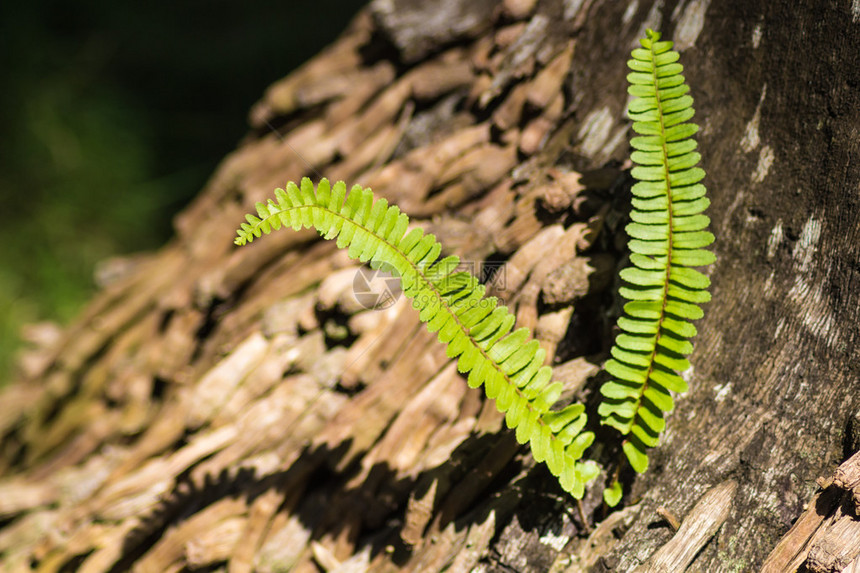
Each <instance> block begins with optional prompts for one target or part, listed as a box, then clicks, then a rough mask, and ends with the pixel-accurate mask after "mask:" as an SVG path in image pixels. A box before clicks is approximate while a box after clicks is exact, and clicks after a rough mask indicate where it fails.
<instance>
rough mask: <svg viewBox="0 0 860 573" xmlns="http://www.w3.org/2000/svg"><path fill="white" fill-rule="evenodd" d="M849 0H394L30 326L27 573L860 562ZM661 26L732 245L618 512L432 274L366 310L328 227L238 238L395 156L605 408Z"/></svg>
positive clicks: (301, 73)
mask: <svg viewBox="0 0 860 573" xmlns="http://www.w3.org/2000/svg"><path fill="white" fill-rule="evenodd" d="M849 4H850V3H849V2H841V3H836V2H833V3H828V4H826V5H825V4H822V5H820V6H819V5H815V6H806V5H797V4H796V3H788V2H781V3H780V2H777V3H774V2H769V3H764V2H761V3H749V2H740V1H737V0H726V1H719V0H710V1H709V0H689V1H684V0H680V1H672V0H669V1H667V2H644V1H643V2H639V1H636V0H633V1H631V2H626V3H619V2H609V1H606V0H567V1H562V0H546V1H541V2H535V1H533V0H504V1H502V2H497V3H496V2H460V1H456V0H452V1H447V2H441V3H438V4H434V5H433V9H432V10H433V13H432V14H430V15H431V16H432V22H431V19H430V17H429V16H428V12H427V11H428V10H430V8H429V4H426V3H417V2H408V1H405V0H404V1H402V2H401V1H399V0H395V1H392V2H383V1H375V2H373V3H372V4H371V6H369V7H368V9H367V10H366V11H365V12H364V13H362V14H361V15H359V16H358V17H357V18H356V20H355V21H354V22H353V24H352V25H351V27H350V28H349V29H348V30H347V31H346V32H345V33H344V35H343V36H342V37H341V38H340V39H339V40H338V41H337V42H336V43H335V44H333V45H332V46H330V47H329V48H327V49H326V50H324V51H323V52H322V53H320V54H319V55H318V56H317V57H316V58H314V59H313V60H311V61H310V62H308V63H307V64H306V65H305V66H304V67H303V68H301V69H300V70H298V71H296V72H295V73H293V74H291V75H290V76H288V77H287V78H284V79H283V80H281V81H279V82H277V83H276V84H275V85H273V86H271V87H270V88H269V89H268V90H267V91H266V93H265V94H264V96H263V98H262V99H261V101H260V102H259V103H258V104H257V105H255V106H254V109H253V110H252V113H251V118H250V124H251V131H250V132H249V134H248V136H247V137H246V139H245V140H244V141H243V142H242V144H241V145H240V146H239V148H238V149H237V150H236V151H234V152H233V153H232V154H230V155H229V156H228V157H227V158H225V160H224V161H223V163H222V164H221V165H220V166H219V168H218V169H217V171H216V173H215V174H214V175H213V177H212V179H211V180H210V182H209V183H208V184H207V186H206V187H205V188H204V189H203V190H202V191H201V193H200V195H199V196H198V198H197V199H196V201H195V202H194V203H193V204H192V205H191V206H189V207H188V208H187V209H186V210H185V211H184V212H183V213H182V214H180V215H179V216H178V217H177V218H176V221H175V227H176V237H175V239H173V240H172V241H171V242H170V244H168V245H166V246H165V247H164V248H163V249H161V250H160V251H158V252H154V253H151V254H148V255H146V256H143V257H137V258H135V259H134V260H129V261H127V264H115V265H112V266H111V267H110V272H109V273H106V274H104V276H105V277H107V278H106V279H105V282H104V285H105V286H104V289H103V291H102V292H101V293H100V294H99V295H98V296H96V298H95V299H94V300H93V301H92V303H91V304H90V306H89V307H88V308H87V309H86V311H85V312H84V313H83V314H82V316H81V317H80V318H79V319H78V320H77V321H76V322H75V323H74V324H73V325H71V326H70V327H68V328H67V329H64V330H63V331H61V332H58V331H57V330H56V329H54V328H51V327H48V326H43V327H40V328H34V329H32V330H31V334H32V336H31V337H30V339H31V340H32V341H33V348H32V349H31V350H30V352H29V354H27V355H26V356H24V357H23V358H22V360H21V368H20V371H21V375H20V377H19V380H17V381H16V383H14V384H13V385H11V386H10V387H8V388H6V389H4V390H3V391H2V394H0V403H2V404H3V408H2V409H0V435H2V442H0V443H2V446H0V559H2V564H3V568H4V570H8V571H25V570H27V571H28V570H31V568H35V569H36V570H39V571H61V570H62V571H69V570H81V571H88V572H89V571H91V572H97V571H124V570H130V569H131V570H138V571H150V570H151V571H185V570H195V569H210V570H226V571H231V572H235V571H252V570H253V571H282V570H292V571H299V572H317V571H338V572H341V573H345V572H347V571H401V570H403V571H442V570H447V571H483V572H494V571H511V570H516V571H522V572H532V571H534V572H538V571H541V572H542V571H552V572H562V571H565V572H571V573H573V572H577V571H634V570H640V571H658V570H671V571H681V570H684V569H686V570H689V571H708V572H730V571H732V572H734V571H752V570H757V569H760V568H761V567H762V566H764V567H765V570H767V571H793V570H796V569H797V568H798V567H805V568H806V570H812V571H838V570H840V568H842V567H845V568H846V569H845V570H846V571H850V570H851V569H852V567H853V568H855V569H857V568H858V567H860V565H858V561H857V555H856V547H857V545H856V542H855V540H856V539H857V527H858V523H860V521H858V514H857V512H858V508H857V504H858V499H860V497H858V489H857V488H858V485H857V484H858V481H860V478H857V475H856V454H855V452H856V451H857V450H858V449H860V439H858V438H857V436H858V435H860V431H858V428H860V422H858V421H857V420H858V419H860V418H858V415H857V412H858V409H860V403H858V400H857V396H858V394H860V392H858V391H860V351H858V348H860V344H858V343H860V340H858V338H860V331H858V329H857V327H856V324H857V323H858V319H860V310H858V309H860V265H858V262H857V261H858V260H860V200H858V199H860V196H858V193H857V189H858V187H860V166H858V165H860V164H858V163H857V162H856V161H854V158H856V157H857V156H858V152H860V138H858V137H857V126H858V125H860V117H858V116H860V95H858V93H860V92H858V91H857V88H858V86H860V61H858V59H860V55H858V54H860V28H858V17H857V15H856V14H854V13H853V12H852V11H851V7H850V6H849ZM466 16H468V18H467V17H466ZM439 22H442V23H443V24H442V25H439ZM431 23H433V25H430V24H431ZM445 23H451V25H450V26H448V25H444V24H445ZM425 24H426V25H425ZM454 24H457V25H454ZM645 27H652V28H657V29H661V30H662V31H663V33H664V36H665V37H666V38H668V39H675V40H676V41H677V42H678V47H679V48H681V49H682V50H683V52H682V61H683V63H684V65H685V67H686V74H687V79H688V82H689V83H690V85H691V86H692V93H693V96H694V97H695V98H696V103H697V105H696V107H697V112H698V113H697V117H696V120H697V121H698V122H699V123H700V125H702V127H703V129H702V132H701V134H700V137H699V143H700V148H701V152H702V155H703V165H704V167H705V168H706V170H707V171H708V174H709V175H708V179H707V180H706V182H707V184H708V187H709V189H710V197H711V200H712V207H711V209H710V211H709V214H710V216H711V218H712V228H713V231H714V233H715V235H716V236H717V243H716V244H715V250H716V252H717V255H718V261H717V263H716V264H715V265H714V267H713V269H712V271H711V278H712V281H713V287H712V292H713V295H714V300H713V302H711V303H710V304H709V305H708V308H707V309H706V316H705V318H704V319H703V320H702V321H700V324H699V325H698V328H699V332H700V334H699V336H698V338H697V340H696V346H697V348H696V352H695V353H694V355H693V356H692V357H691V362H692V363H693V364H694V368H693V369H691V370H690V371H688V372H687V373H685V375H684V376H685V378H686V379H687V381H688V382H689V384H690V388H691V390H690V392H689V394H687V395H685V396H683V397H680V398H679V399H678V401H677V408H676V410H675V412H673V413H672V414H671V415H670V416H669V418H668V431H667V433H666V435H665V438H664V440H663V443H662V445H661V446H660V447H659V448H657V449H656V450H655V451H654V453H653V456H652V464H651V468H650V469H649V471H648V473H646V474H645V475H643V476H634V475H632V474H627V473H623V474H622V479H623V481H624V483H625V487H626V490H627V491H628V493H627V495H626V496H625V498H624V500H623V502H622V506H621V508H620V509H619V510H617V511H613V512H611V513H608V512H607V511H606V509H605V508H604V507H602V501H601V496H600V489H601V488H600V487H599V486H598V487H595V488H592V490H591V491H590V492H589V493H588V494H587V495H586V498H585V499H584V500H583V504H582V506H581V508H578V507H577V506H576V504H575V503H573V500H571V499H569V498H568V497H565V496H564V494H563V493H562V492H561V490H560V489H559V488H558V485H557V484H556V483H555V482H554V480H553V478H552V477H551V476H550V475H549V474H548V472H546V471H545V469H544V468H542V467H541V466H535V464H534V462H533V460H532V459H531V457H530V455H529V454H528V452H527V451H526V450H523V449H522V448H520V447H519V446H518V445H517V443H516V441H515V440H514V439H513V436H512V435H511V434H510V433H509V432H507V431H505V430H504V429H503V426H504V425H503V423H502V417H501V416H500V415H499V414H498V412H496V410H495V408H494V407H493V405H492V404H491V403H488V402H486V401H485V400H483V398H482V397H481V395H480V393H478V392H474V391H470V390H469V389H468V388H467V387H466V384H465V382H464V381H463V379H462V377H461V376H459V375H458V374H457V372H456V368H455V366H454V365H453V364H452V363H450V361H449V360H448V359H447V358H446V356H445V353H444V350H442V349H441V347H440V346H439V345H438V344H437V343H436V341H435V336H434V335H430V334H428V333H427V332H426V331H425V330H424V329H423V328H422V327H421V326H420V325H419V323H418V320H417V317H416V316H415V314H414V312H413V311H412V310H411V309H410V308H409V305H408V303H406V302H405V301H403V300H397V301H396V302H395V303H394V304H392V305H391V306H389V307H387V308H385V309H383V310H367V309H365V307H364V306H363V304H362V303H361V302H360V301H358V300H357V299H356V297H355V292H354V288H353V285H354V277H355V272H356V271H357V269H358V266H357V265H356V264H355V263H353V262H351V261H349V260H348V259H347V258H346V257H345V255H344V254H343V253H338V252H337V250H336V248H335V246H334V245H333V244H330V243H324V242H322V241H320V240H319V239H318V237H316V235H315V234H313V233H311V232H301V233H293V232H286V231H282V232H280V233H276V234H274V235H273V236H271V237H268V238H267V240H265V241H260V242H259V243H255V244H254V245H252V246H250V247H246V248H243V249H236V248H234V246H233V244H232V236H233V233H234V229H235V227H236V226H237V225H238V224H239V222H241V220H242V216H243V214H244V213H245V212H246V211H248V210H249V209H250V208H251V205H252V204H253V202H254V201H259V200H263V199H265V198H266V197H268V196H270V195H271V193H272V190H273V189H274V188H275V187H277V186H282V185H283V184H284V182H285V181H286V180H290V179H293V180H295V179H298V178H300V177H301V176H303V175H308V174H315V173H317V174H318V173H321V174H323V175H326V176H328V177H329V178H332V179H341V178H342V179H345V180H347V181H348V182H350V183H353V182H354V183H361V184H363V185H366V186H370V187H372V188H373V189H374V191H375V192H376V193H377V194H379V195H381V196H384V197H386V198H388V199H389V200H390V201H393V202H395V203H397V204H398V205H400V206H401V208H402V209H403V210H404V211H406V212H407V213H409V214H410V215H411V216H413V217H414V220H415V223H416V224H418V225H421V226H423V227H425V228H426V229H428V230H429V231H431V232H433V233H434V234H436V235H437V237H438V238H439V240H440V241H441V242H442V243H443V245H446V246H447V247H448V248H450V249H451V251H452V252H454V253H456V254H458V255H460V256H461V258H462V259H464V260H466V261H470V262H472V263H474V264H475V265H476V270H479V271H480V270H482V269H483V270H485V271H487V273H488V276H489V274H490V271H491V270H495V274H493V275H492V276H491V277H490V280H489V285H490V290H491V291H492V292H493V293H494V294H495V295H496V296H499V297H500V298H502V299H504V300H505V302H506V304H508V305H509V307H510V308H512V309H514V310H515V311H516V314H517V319H518V322H519V323H520V324H522V325H526V326H529V327H531V328H534V329H535V331H536V335H537V338H538V339H539V340H540V341H541V344H542V345H543V346H544V347H545V348H546V349H547V350H548V357H549V358H548V360H551V361H552V362H553V363H554V364H555V365H557V366H558V368H557V374H558V378H559V379H560V380H561V381H563V382H565V398H566V399H568V398H571V397H576V398H578V399H583V400H585V401H586V402H588V403H589V404H591V405H592V406H593V405H594V402H595V395H596V390H597V388H598V387H599V384H600V382H601V379H600V377H599V375H598V376H595V373H596V372H597V371H598V368H599V366H600V365H601V364H602V361H603V360H605V358H606V355H607V351H608V348H609V346H610V344H611V341H612V336H613V333H612V330H611V328H612V323H613V321H614V316H615V314H616V313H617V311H618V304H619V301H618V300H617V299H616V297H615V296H614V294H613V293H614V290H615V289H614V288H610V287H612V286H613V285H612V284H611V283H612V282H613V281H614V280H616V279H614V278H613V277H616V276H617V269H618V268H619V267H620V266H621V265H623V264H624V256H625V255H624V244H625V237H624V234H623V226H624V222H625V217H626V215H625V212H626V208H625V204H626V202H627V199H626V193H627V187H628V185H629V177H628V176H627V174H626V172H625V170H624V169H625V167H626V165H627V164H626V163H625V161H626V157H627V143H626V138H627V135H628V128H629V126H628V122H627V120H626V119H625V117H624V112H623V109H624V106H625V104H626V101H627V94H626V91H625V90H626V85H625V79H624V78H625V74H626V69H625V65H624V64H625V62H626V59H627V54H628V53H629V50H630V48H631V47H632V46H633V44H634V42H635V40H636V39H637V38H638V37H641V36H642V33H643V31H644V29H645ZM272 129H276V132H273V131H272ZM500 263H505V265H504V266H503V267H500V266H499V265H500ZM40 333H41V334H40ZM592 423H594V420H592ZM595 429H596V430H598V432H599V436H598V440H599V442H600V443H601V444H603V445H602V446H601V447H599V448H594V449H593V451H592V452H591V454H590V455H591V456H593V457H594V458H595V459H596V460H597V461H598V462H599V463H601V464H603V465H604V467H610V468H611V464H613V463H614V462H615V460H617V458H618V455H619V452H618V448H617V445H613V444H615V443H616V440H615V436H613V435H612V434H610V433H609V432H607V431H604V430H601V429H600V428H595ZM852 455H855V457H854V458H852V460H853V461H852V460H849V461H846V462H845V463H843V461H844V460H847V459H848V458H849V457H851V456H852ZM840 464H842V465H841V466H840ZM837 466H839V470H838V471H837ZM834 472H835V473H834ZM831 475H832V479H829V481H828V480H823V481H821V483H820V484H817V483H816V478H819V477H823V476H831ZM819 489H820V490H821V491H818V490H819ZM718 494H719V495H718ZM715 499H716V500H717V501H718V503H717V502H715V501H714V500H715ZM806 504H808V510H807V511H806V513H803V509H804V506H805V505H806ZM659 508H662V510H661V511H663V512H664V515H669V514H671V515H674V516H676V517H677V518H678V520H679V521H680V523H681V525H680V529H679V530H678V532H677V533H676V532H675V531H674V530H673V529H672V527H670V526H669V525H668V524H667V523H666V522H665V520H664V518H663V517H661V516H660V514H659V513H658V512H657V510H658V509H659ZM703 508H705V509H703ZM707 508H710V509H707ZM580 509H581V511H580ZM802 513H803V515H802V516H801V514H802ZM798 516H801V517H799V519H798ZM583 518H584V520H585V521H583ZM792 525H793V528H792ZM790 528H791V531H790V532H789V529H790ZM786 534H787V536H786V537H785V539H784V540H783V541H782V542H780V538H782V537H783V536H785V535H786ZM768 555H771V556H770V557H769V558H768ZM766 558H767V559H768V562H767V564H765V559H766ZM852 560H853V564H852ZM667 564H668V565H667ZM637 568H638V569H637Z"/></svg>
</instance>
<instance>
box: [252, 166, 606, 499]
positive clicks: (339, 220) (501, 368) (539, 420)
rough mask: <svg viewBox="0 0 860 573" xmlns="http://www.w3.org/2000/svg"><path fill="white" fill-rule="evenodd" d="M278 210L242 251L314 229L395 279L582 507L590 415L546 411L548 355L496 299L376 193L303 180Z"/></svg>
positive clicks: (279, 195)
mask: <svg viewBox="0 0 860 573" xmlns="http://www.w3.org/2000/svg"><path fill="white" fill-rule="evenodd" d="M275 195H276V199H277V201H273V200H271V199H270V200H269V201H268V203H257V205H256V207H257V215H256V216H255V215H247V216H246V219H247V222H246V223H243V224H242V226H241V228H240V229H239V231H238V237H237V238H236V241H235V242H236V244H237V245H244V244H245V243H248V242H251V241H253V240H254V238H256V237H260V236H261V234H264V233H265V234H269V233H270V232H272V230H277V229H279V228H280V227H281V226H286V227H292V228H293V229H295V230H299V229H301V228H303V227H313V228H315V229H316V230H317V231H318V232H319V233H320V234H321V235H322V236H323V237H324V238H326V239H335V238H336V239H337V245H338V247H340V248H346V249H348V253H349V256H350V257H351V258H353V259H358V260H360V261H362V262H369V263H370V265H371V267H373V268H379V267H380V266H381V265H383V264H387V265H389V266H390V267H392V268H393V269H394V270H395V271H396V273H397V274H398V275H399V277H400V280H401V283H402V287H403V292H404V294H405V295H406V296H408V297H409V298H411V299H412V305H413V307H414V308H416V309H417V310H418V311H419V318H420V320H421V321H422V322H424V323H425V324H426V326H427V329H428V330H429V331H430V332H438V338H439V342H442V343H444V344H445V345H446V352H447V354H448V356H449V357H451V358H457V359H458V360H457V368H458V369H459V371H460V372H461V373H467V372H468V384H469V386H471V387H472V388H478V387H480V386H481V385H483V386H484V390H485V392H486V394H487V396H488V397H489V398H492V399H493V400H495V403H496V407H497V408H498V409H499V411H501V412H503V413H504V414H505V422H506V424H507V425H508V427H509V428H513V429H516V438H517V441H519V442H520V443H521V444H524V443H526V442H528V443H529V445H530V446H531V449H532V453H533V455H534V458H535V459H536V460H537V461H539V462H545V463H546V465H547V466H548V467H549V470H550V472H552V474H553V475H555V476H556V477H558V479H559V482H560V483H561V486H562V488H564V489H565V490H566V491H568V492H570V493H571V494H572V495H573V496H574V497H576V498H577V499H579V498H582V496H583V493H584V486H585V483H586V482H587V481H589V480H590V479H592V478H593V477H595V474H596V466H594V464H590V463H585V462H581V461H579V460H580V458H581V457H582V453H583V451H584V450H585V449H586V448H587V447H588V446H589V445H591V442H592V441H593V439H594V434H593V433H592V432H583V431H582V430H583V428H584V426H585V423H586V415H585V412H584V411H585V408H584V406H583V405H582V404H573V405H570V406H567V407H565V408H563V409H561V410H550V407H551V406H552V405H553V404H554V403H555V402H556V400H557V399H558V397H559V395H560V393H561V390H562V385H561V384H560V383H558V382H555V383H551V382H550V380H551V378H552V370H551V369H550V368H549V367H548V366H544V365H543V361H544V356H545V352H544V350H543V349H541V348H540V345H539V344H538V341H537V340H533V339H531V335H530V333H529V331H528V329H526V328H520V329H519V330H515V331H513V332H511V330H512V329H513V326H514V316H513V315H512V314H510V313H509V312H508V310H507V308H506V307H504V306H499V305H498V301H497V299H496V298H495V297H484V292H485V289H484V286H483V285H482V284H480V282H479V281H478V279H476V278H475V277H474V276H472V275H471V274H469V273H467V272H461V271H458V270H457V267H458V265H459V259H458V258H457V257H456V256H448V257H444V258H440V254H441V249H442V247H441V245H440V244H439V243H438V242H437V241H436V238H435V237H434V236H433V235H425V234H424V232H423V231H422V230H421V229H413V230H411V231H409V232H408V233H407V232H406V231H407V227H408V225H409V218H408V217H407V216H406V215H405V214H404V213H401V212H400V209H398V208H397V207H396V206H393V205H389V204H388V202H387V201H386V200H385V199H374V197H373V194H372V193H371V191H370V189H365V188H362V187H361V186H359V185H356V186H354V187H353V188H352V189H351V190H350V192H349V195H348V197H347V196H346V186H345V185H344V183H343V182H342V181H340V182H338V183H336V184H335V185H334V186H331V185H330V184H329V182H328V181H327V180H325V179H323V180H321V181H320V183H319V185H318V187H317V188H316V189H314V186H313V184H312V183H311V181H310V180H309V179H307V178H305V179H302V182H301V185H300V186H298V187H297V186H296V185H295V184H294V183H290V184H288V185H287V187H286V190H284V189H276V190H275Z"/></svg>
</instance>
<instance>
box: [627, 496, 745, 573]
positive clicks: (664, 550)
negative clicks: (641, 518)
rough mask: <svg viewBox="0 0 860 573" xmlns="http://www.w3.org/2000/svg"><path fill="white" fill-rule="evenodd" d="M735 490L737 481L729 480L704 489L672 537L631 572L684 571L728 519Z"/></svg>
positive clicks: (660, 572) (661, 572)
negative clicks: (705, 490) (709, 488)
mask: <svg viewBox="0 0 860 573" xmlns="http://www.w3.org/2000/svg"><path fill="white" fill-rule="evenodd" d="M737 490H738V483H737V482H736V481H733V480H729V481H726V482H723V483H721V484H719V485H718V486H716V487H714V488H713V489H711V490H708V492H707V493H706V494H705V495H703V496H702V499H700V500H699V501H698V502H696V505H695V506H693V509H691V510H690V513H689V514H688V515H687V516H686V517H685V518H684V521H683V522H682V523H681V525H680V527H678V528H677V531H676V533H675V535H674V536H673V537H672V539H671V540H670V541H669V542H668V543H666V544H665V545H664V546H663V547H661V548H660V549H658V550H657V551H655V552H654V554H653V555H652V556H651V557H650V558H649V559H648V561H647V562H645V563H644V564H642V565H640V566H639V567H637V568H636V569H635V570H634V572H633V573H675V572H678V573H683V571H686V570H687V567H689V565H690V563H692V562H693V559H694V558H695V557H696V554H697V553H699V551H701V549H702V547H703V546H704V545H705V543H707V542H708V541H709V540H710V539H711V537H713V535H714V534H715V533H716V532H717V530H718V529H719V528H720V526H721V525H722V524H723V523H724V522H725V521H726V519H728V517H729V513H730V512H731V510H732V500H733V499H734V497H735V493H737ZM673 529H675V528H674V527H673Z"/></svg>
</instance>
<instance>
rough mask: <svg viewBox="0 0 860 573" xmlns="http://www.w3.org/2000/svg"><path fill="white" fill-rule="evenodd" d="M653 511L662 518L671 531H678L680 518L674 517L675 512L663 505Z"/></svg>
mask: <svg viewBox="0 0 860 573" xmlns="http://www.w3.org/2000/svg"><path fill="white" fill-rule="evenodd" d="M655 513H656V514H657V515H659V516H660V517H662V518H663V520H664V521H665V522H666V523H668V524H669V527H671V528H672V531H678V529H679V528H680V527H681V520H679V519H678V518H677V517H675V514H674V513H672V512H671V511H669V510H668V509H666V508H665V507H663V506H662V505H661V506H660V507H658V508H657V509H656V510H655Z"/></svg>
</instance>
